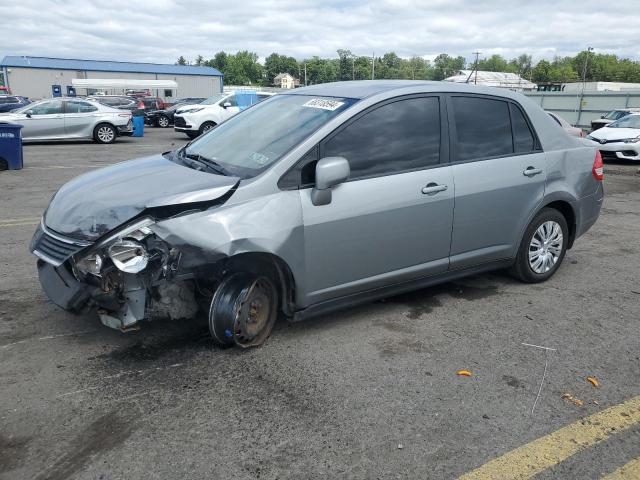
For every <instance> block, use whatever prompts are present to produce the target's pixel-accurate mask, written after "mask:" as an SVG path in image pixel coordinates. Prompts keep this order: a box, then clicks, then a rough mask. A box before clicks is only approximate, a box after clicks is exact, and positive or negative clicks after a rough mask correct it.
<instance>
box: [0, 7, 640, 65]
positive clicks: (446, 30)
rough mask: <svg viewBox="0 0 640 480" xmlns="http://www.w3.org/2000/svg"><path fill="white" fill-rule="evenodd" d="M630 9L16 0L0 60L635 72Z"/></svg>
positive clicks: (639, 14)
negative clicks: (259, 61) (347, 60)
mask: <svg viewBox="0 0 640 480" xmlns="http://www.w3.org/2000/svg"><path fill="white" fill-rule="evenodd" d="M639 6H640V5H638V1H637V0H617V1H615V2H603V1H602V0H598V1H591V0H584V1H561V0H536V1H519V0H497V1H496V0H488V1H477V0H430V1H421V0H384V1H375V0H371V1H360V0H353V1H350V0H324V1H309V0H261V1H254V0H238V1H228V0H225V1H202V0H191V1H189V2H179V1H177V0H136V1H130V0H109V1H108V2H87V1H86V0H83V1H77V0H69V1H65V0H19V1H17V2H11V8H3V9H2V14H1V15H0V32H2V37H1V38H2V40H0V57H2V56H4V55H34V56H52V57H68V58H87V59H110V60H131V61H147V62H160V63H173V62H174V61H175V60H176V58H177V57H178V56H180V55H184V56H185V57H186V58H187V59H194V58H195V57H196V56H197V55H198V54H201V55H203V56H204V57H205V58H210V57H212V56H213V54H214V53H215V52H217V51H220V50H225V51H227V52H235V51H237V50H243V49H248V50H251V51H254V52H257V53H258V54H259V55H260V56H261V57H265V56H267V55H269V54H270V53H271V52H274V51H275V52H278V53H282V54H287V55H291V56H294V57H296V58H299V59H301V58H305V57H309V56H312V55H319V56H336V54H335V52H336V50H337V49H338V48H346V49H350V50H351V51H352V52H354V53H355V54H358V55H371V53H372V52H375V53H376V54H382V53H384V52H388V51H395V52H396V53H397V54H398V55H400V56H404V57H408V56H412V55H419V56H424V57H425V58H433V57H434V56H435V55H437V54H438V53H442V52H445V53H449V54H450V55H462V56H464V57H466V58H471V57H472V52H474V51H476V50H480V51H481V52H482V56H483V57H486V56H489V55H491V54H493V53H499V54H501V55H504V56H506V57H507V58H510V57H514V56H517V55H519V54H521V53H528V54H531V55H533V57H534V59H535V60H538V59H540V58H548V59H551V58H553V56H554V55H571V54H575V53H576V52H578V51H580V50H582V49H585V48H586V47H587V46H593V47H594V48H595V50H596V52H606V53H615V54H617V55H620V56H624V57H630V58H633V59H635V60H640V33H639V32H640V31H639V30H638V28H637V27H638V26H639V25H640V9H639V8H638V7H639Z"/></svg>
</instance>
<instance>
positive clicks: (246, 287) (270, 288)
mask: <svg viewBox="0 0 640 480" xmlns="http://www.w3.org/2000/svg"><path fill="white" fill-rule="evenodd" d="M278 311H279V298H278V291H277V289H276V287H275V284H274V282H273V281H272V280H271V279H270V278H269V277H268V276H263V275H255V274H252V273H248V272H238V273H232V274H230V275H229V276H227V277H226V278H225V279H224V280H223V281H222V283H221V284H220V286H219V287H218V289H217V290H216V292H215V294H214V295H213V299H212V300H211V307H210V309H209V331H210V332H211V336H212V337H213V339H214V340H215V342H216V343H218V344H219V345H221V346H225V347H228V346H231V345H234V344H235V345H238V346H239V347H242V348H248V347H255V346H258V345H261V344H263V343H264V342H265V340H266V339H267V338H269V335H271V331H272V330H273V326H274V324H275V322H276V319H277V317H278Z"/></svg>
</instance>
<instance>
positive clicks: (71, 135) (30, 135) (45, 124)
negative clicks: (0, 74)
mask: <svg viewBox="0 0 640 480" xmlns="http://www.w3.org/2000/svg"><path fill="white" fill-rule="evenodd" d="M0 123H17V124H19V125H22V126H23V128H22V141H23V142H25V143H26V142H30V141H49V140H79V139H87V140H94V141H96V142H98V143H113V142H114V141H115V140H116V138H117V137H118V136H119V135H125V136H130V135H131V134H132V132H133V126H132V120H131V112H128V111H124V110H118V109H116V108H111V107H108V106H106V105H102V104H101V103H98V102H94V101H92V100H86V99H82V98H71V97H68V98H51V99H48V100H41V101H39V102H34V103H30V104H29V105H26V106H24V107H22V108H20V109H18V110H14V111H13V112H11V113H5V114H2V115H0Z"/></svg>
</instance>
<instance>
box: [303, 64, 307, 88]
mask: <svg viewBox="0 0 640 480" xmlns="http://www.w3.org/2000/svg"><path fill="white" fill-rule="evenodd" d="M304 86H305V87H306V86H307V62H304Z"/></svg>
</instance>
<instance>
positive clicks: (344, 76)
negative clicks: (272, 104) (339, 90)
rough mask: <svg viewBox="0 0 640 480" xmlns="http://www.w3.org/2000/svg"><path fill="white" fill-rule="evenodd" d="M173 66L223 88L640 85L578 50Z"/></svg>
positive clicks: (626, 72)
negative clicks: (492, 80)
mask: <svg viewBox="0 0 640 480" xmlns="http://www.w3.org/2000/svg"><path fill="white" fill-rule="evenodd" d="M176 64H177V65H187V64H191V65H198V66H208V67H214V68H217V69H218V70H220V71H221V72H222V73H224V75H225V83H226V84H227V85H263V86H269V85H273V79H274V77H275V76H276V75H278V74H279V73H289V74H291V75H293V76H294V77H295V78H298V79H300V84H301V85H304V83H305V70H306V83H307V84H308V85H312V84H316V83H326V82H335V81H340V80H366V79H370V78H372V76H373V77H374V78H376V79H414V80H443V79H445V78H447V77H450V76H452V75H455V74H456V73H457V72H458V71H459V70H464V69H469V70H471V69H473V68H477V69H478V70H481V71H489V72H511V73H515V74H518V75H520V76H522V77H523V78H525V79H527V80H531V81H532V82H534V83H544V82H558V83H559V82H562V83H566V82H576V81H581V80H582V78H583V75H584V77H585V79H586V81H601V82H640V62H638V61H633V60H630V59H627V58H619V57H618V56H616V55H612V54H604V53H592V52H587V51H582V52H580V53H578V54H577V55H575V56H573V57H572V56H567V57H559V56H557V57H555V58H554V59H553V60H552V61H548V60H540V61H538V62H537V63H536V64H534V63H533V62H532V58H531V55H525V54H523V55H520V56H519V57H517V58H513V59H510V60H507V59H506V58H504V57H502V56H501V55H491V56H490V57H488V58H484V59H480V60H479V61H478V62H477V65H476V62H475V61H474V62H467V61H466V59H465V58H464V57H461V56H457V57H452V56H449V55H447V54H446V53H442V54H440V55H438V56H437V57H436V58H435V59H434V60H433V61H432V62H431V61H429V60H425V59H424V58H422V57H418V56H413V57H411V58H402V57H399V56H398V55H396V54H395V53H394V52H389V53H385V54H384V55H382V56H376V57H375V60H374V61H373V62H372V57H370V56H361V55H360V56H359V55H354V54H353V53H352V52H351V51H350V50H342V49H341V50H338V51H337V58H321V57H317V56H314V57H311V58H306V59H303V60H297V59H295V58H293V57H290V56H287V55H281V54H278V53H272V54H271V55H269V56H268V57H267V58H266V59H265V61H264V65H263V64H261V63H260V62H258V54H257V53H254V52H249V51H247V50H242V51H239V52H237V53H235V54H234V53H226V52H223V51H222V52H218V53H216V54H215V55H214V56H213V58H210V59H208V60H207V59H205V58H204V57H203V56H202V55H198V57H197V58H196V59H195V60H194V61H192V62H188V61H187V60H186V59H185V58H184V57H183V56H180V58H178V61H177V62H176Z"/></svg>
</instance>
